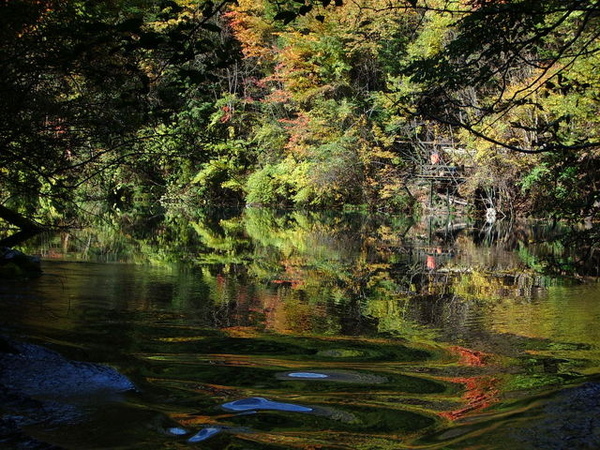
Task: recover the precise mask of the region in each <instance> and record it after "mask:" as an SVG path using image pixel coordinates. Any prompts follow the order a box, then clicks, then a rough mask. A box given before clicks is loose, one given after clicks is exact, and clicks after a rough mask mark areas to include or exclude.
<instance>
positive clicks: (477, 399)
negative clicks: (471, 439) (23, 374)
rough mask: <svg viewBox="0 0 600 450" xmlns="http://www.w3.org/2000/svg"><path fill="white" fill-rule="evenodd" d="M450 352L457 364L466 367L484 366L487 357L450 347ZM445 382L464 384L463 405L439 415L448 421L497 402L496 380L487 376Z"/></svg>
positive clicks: (473, 351) (465, 349)
mask: <svg viewBox="0 0 600 450" xmlns="http://www.w3.org/2000/svg"><path fill="white" fill-rule="evenodd" d="M450 351H452V352H453V353H456V354H457V355H458V356H459V360H458V364H459V365H461V366H467V367H482V366H485V365H486V359H487V357H488V355H486V354H485V353H483V352H479V351H477V350H471V349H469V348H465V347H459V346H454V347H450ZM446 381H450V382H452V383H460V384H464V388H465V392H464V394H463V396H462V400H463V401H464V403H465V405H464V406H463V407H462V408H459V409H455V410H453V411H447V412H442V413H440V415H441V416H442V417H445V418H446V419H449V420H457V419H460V418H461V417H463V416H465V415H466V414H468V413H470V412H473V411H478V410H481V409H485V408H487V407H488V406H490V405H491V404H493V403H496V402H497V401H498V394H499V391H498V389H496V387H495V386H496V384H497V382H498V380H497V379H496V378H492V377H489V376H479V377H458V378H450V379H448V380H446Z"/></svg>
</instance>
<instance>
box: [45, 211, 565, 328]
mask: <svg viewBox="0 0 600 450" xmlns="http://www.w3.org/2000/svg"><path fill="white" fill-rule="evenodd" d="M189 215H190V212H189V211H186V212H185V213H182V212H175V211H174V210H173V211H171V212H170V213H169V214H167V215H166V216H165V217H163V218H161V219H156V218H155V219H149V218H146V217H143V216H133V215H131V214H130V215H121V216H117V215H115V214H108V213H105V214H104V215H103V216H99V220H98V223H97V225H96V227H95V228H94V229H89V230H82V231H80V232H78V233H70V234H63V235H62V236H57V237H54V238H52V239H49V242H47V243H46V248H47V250H46V255H45V256H52V253H53V252H54V253H58V254H59V255H63V256H72V257H76V258H80V259H88V260H101V261H126V262H133V263H138V264H147V265H150V266H154V267H162V268H164V269H165V270H169V271H171V272H172V273H173V274H175V273H181V272H185V271H192V272H193V273H194V274H196V276H200V277H201V278H202V279H203V280H204V283H205V285H206V292H207V295H208V296H209V297H210V298H211V302H213V303H214V304H218V305H222V306H223V307H225V306H226V305H234V306H235V307H234V310H235V314H238V316H239V317H242V316H243V314H247V315H248V316H249V317H259V316H260V314H259V313H258V312H257V311H262V310H266V309H273V308H281V309H280V315H277V314H279V313H277V314H276V313H274V317H275V316H276V318H273V320H275V321H276V322H277V321H279V322H278V323H279V326H282V327H284V328H285V327H288V328H289V329H294V330H296V331H299V330H302V329H305V330H311V329H312V330H319V331H320V332H338V331H339V330H344V332H346V333H356V332H371V331H374V330H375V328H376V330H377V331H385V332H386V333H392V334H400V335H405V336H406V335H413V334H415V333H416V334H420V333H422V330H421V328H420V327H419V326H417V325H415V323H416V322H415V320H417V319H418V318H417V317H416V316H415V315H414V314H412V315H411V317H409V316H408V314H407V311H408V310H409V309H410V308H409V305H411V304H412V303H414V302H413V300H417V301H420V299H427V298H429V297H430V296H434V295H437V296H440V295H442V296H447V298H452V301H453V304H454V305H456V304H459V303H461V302H462V303H465V304H466V303H469V302H476V303H481V302H485V301H489V300H490V299H496V300H497V299H502V298H515V299H516V298H520V297H522V296H525V297H527V298H532V297H533V296H535V295H536V292H537V291H538V290H539V289H546V288H547V287H548V286H551V285H553V284H556V282H555V281H553V279H552V278H550V277H548V276H541V275H539V274H535V273H534V272H533V271H528V270H524V267H523V264H524V262H525V263H526V265H527V266H529V267H531V268H536V267H538V266H540V265H541V263H540V261H541V260H542V259H543V258H545V257H547V256H548V255H556V254H559V253H560V252H565V248H564V247H561V246H560V245H559V244H535V245H534V244H533V243H529V242H528V236H527V235H526V234H523V233H521V234H520V235H519V240H517V241H514V242H513V240H514V239H512V240H511V239H508V238H503V237H499V235H496V238H495V241H490V242H487V241H486V243H481V242H479V243H477V236H467V235H464V234H463V235H460V236H458V237H457V236H450V237H449V236H445V237H442V238H440V237H438V238H436V239H438V241H437V242H436V243H434V245H433V248H436V247H439V246H443V247H444V249H448V248H449V249H451V250H452V252H451V254H452V256H450V257H444V258H446V259H445V260H443V261H442V264H441V266H440V267H437V268H436V269H435V270H433V271H431V270H429V269H427V268H426V266H425V264H424V259H423V258H424V255H425V254H427V253H425V254H424V253H423V252H424V251H425V252H429V251H430V250H429V249H431V248H432V236H433V235H434V234H435V233H432V231H431V230H424V229H423V228H419V227H414V228H411V222H410V220H408V219H404V220H403V219H395V220H394V219H390V218H381V217H373V216H368V215H364V214H359V213H325V212H300V211H294V212H277V211H272V210H266V209H260V208H248V209H245V210H244V212H243V213H242V214H241V215H239V214H235V213H229V214H225V213H221V214H220V215H219V214H214V213H212V212H207V211H199V212H196V213H194V215H193V217H192V218H190V217H189ZM100 219H101V220H100ZM438 234H439V233H438ZM539 234H540V231H539V230H538V231H535V230H534V231H532V232H531V235H530V237H533V238H536V239H538V238H539ZM538 240H539V239H538ZM513 248H517V249H518V253H515V252H514V251H512V249H513ZM423 249H425V250H423ZM449 254H450V253H449ZM448 258H449V259H448ZM190 289H192V288H191V287H190V288H189V289H187V288H186V282H185V280H183V279H182V280H181V284H180V286H179V288H178V290H177V294H176V295H175V297H176V299H175V300H174V301H175V302H176V303H178V304H181V305H184V304H186V296H190V295H191V294H190ZM440 298H441V297H440ZM269 299H270V300H269ZM269 302H270V303H269ZM267 303H269V305H270V306H266V305H267ZM244 308H245V309H244ZM458 309H460V308H458ZM458 309H457V310H458ZM251 310H252V311H254V312H251ZM283 317H285V319H283ZM332 318H335V319H332ZM281 321H285V322H286V325H283V324H282V323H280V322H281ZM374 327H375V328H374Z"/></svg>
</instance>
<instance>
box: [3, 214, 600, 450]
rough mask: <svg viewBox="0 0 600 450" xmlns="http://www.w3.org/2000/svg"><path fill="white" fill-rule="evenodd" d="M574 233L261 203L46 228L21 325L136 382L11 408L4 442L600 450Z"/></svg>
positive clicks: (591, 273) (599, 411) (7, 284)
mask: <svg viewBox="0 0 600 450" xmlns="http://www.w3.org/2000/svg"><path fill="white" fill-rule="evenodd" d="M557 234H560V232H559V231H557V229H556V228H551V227H549V226H547V225H546V224H543V223H528V224H525V225H524V224H518V225H517V224H514V223H508V224H507V223H502V222H501V223H498V224H495V225H494V226H492V225H489V224H487V225H486V224H476V223H472V222H468V221H460V220H452V221H451V220H449V219H447V218H436V219H429V220H423V221H420V222H417V223H414V222H412V221H411V220H409V219H406V218H394V217H379V218H374V217H370V216H368V215H363V214H351V213H347V214H341V213H331V214H325V213H300V212H295V213H276V212H272V211H267V210H262V209H248V210H246V211H244V212H242V213H241V214H227V215H214V214H205V215H200V216H198V217H195V218H193V219H190V218H183V217H179V216H171V217H167V218H165V219H164V220H155V221H153V222H150V223H146V224H144V226H141V225H138V224H134V223H131V224H125V225H124V224H123V222H120V223H119V226H116V225H114V224H113V225H105V226H103V227H102V226H99V227H97V228H94V229H86V230H79V231H71V232H64V233H58V234H53V235H44V236H40V237H39V238H37V239H34V240H32V241H30V242H27V243H26V245H24V246H23V250H24V251H26V252H27V253H29V254H38V255H40V256H41V258H42V269H43V272H44V273H43V275H42V276H41V277H39V278H34V279H30V280H23V279H17V280H5V281H4V282H3V284H2V286H1V287H0V308H1V311H2V315H1V318H0V334H3V335H5V336H10V338H11V339H18V340H19V341H23V342H28V343H31V344H34V345H40V346H43V347H44V348H47V349H50V350H52V351H55V352H58V353H59V354H60V355H62V356H64V357H65V358H68V360H69V361H80V362H88V363H94V364H102V365H108V366H110V367H112V368H114V369H116V370H117V371H118V372H119V373H121V374H122V375H124V376H125V377H127V378H128V379H129V380H131V382H132V383H133V385H135V389H131V390H126V391H125V392H121V393H119V394H118V395H115V396H114V397H113V396H111V397H110V398H102V399H96V398H95V397H94V399H93V401H89V399H88V400H87V401H85V402H82V401H81V400H77V401H73V400H64V399H62V400H60V401H58V400H57V399H56V398H55V397H53V396H52V393H48V394H47V395H45V394H39V393H37V394H36V395H35V396H34V397H35V400H36V401H44V399H45V400H48V399H49V398H51V402H46V403H43V405H44V406H43V407H42V410H44V411H46V410H47V411H48V412H47V414H46V413H39V411H38V412H36V413H35V414H33V413H29V412H28V411H29V410H28V409H27V408H25V407H23V405H18V407H9V406H5V407H3V409H2V413H3V420H4V425H5V426H4V427H2V423H0V432H1V431H2V430H3V429H4V430H7V429H8V430H9V431H5V435H4V436H3V437H2V438H0V445H2V443H4V445H6V446H7V448H12V447H11V446H13V447H14V448H32V447H31V446H33V445H37V446H38V447H33V448H68V449H88V448H90V449H92V448H119V449H129V448H141V449H144V448H149V449H151V448H188V447H190V446H195V447H199V448H211V449H212V448H214V449H225V448H227V449H271V448H272V449H286V448H290V449H291V448H301V449H312V448H315V449H317V448H319V449H329V448H331V449H336V448H340V449H342V448H346V449H388V448H389V449H396V448H427V449H429V448H431V449H434V448H448V449H452V448H456V449H461V448H477V449H488V448H489V449H496V448H497V449H504V448H511V447H512V448H515V449H537V448H552V449H562V448H564V449H573V448H600V406H599V405H600V388H599V387H598V386H599V384H598V378H597V376H598V375H599V374H600V327H599V326H598V323H599V322H600V321H599V319H600V284H598V282H597V278H596V277H597V275H598V259H594V257H593V254H590V255H591V256H590V257H589V258H587V259H584V260H582V259H581V258H580V259H577V253H578V252H580V251H581V249H580V248H576V247H574V246H572V245H565V244H564V242H563V241H557V240H552V241H549V240H548V238H549V237H552V236H556V235H557ZM596 258H597V257H596ZM577 264H579V265H577ZM567 269H568V270H567ZM578 269H581V270H579V273H578V272H577V270H578ZM571 270H572V271H571ZM49 376H52V374H50V375H49ZM57 401H58V402H59V403H60V402H62V403H65V404H66V403H68V408H66V407H64V405H63V406H61V408H58V409H57V408H56V406H55V405H56V403H57ZM15 402H16V403H18V402H17V401H15ZM49 405H51V406H49ZM13 406H14V405H13ZM11 408H12V409H11ZM38 409H39V408H38ZM67 410H68V411H71V412H73V411H77V413H69V414H67V413H66V412H65V411H67ZM56 411H59V412H56ZM28 414H30V415H31V417H28V418H27V420H21V419H20V418H21V417H22V416H24V415H25V416H27V415H28ZM44 414H45V415H44ZM17 416H19V417H18V418H17ZM17 419H18V420H17ZM19 420H21V421H20V422H19ZM7 423H17V424H18V425H16V426H12V427H11V426H8V425H6V424H7ZM1 435H2V433H0V436H1ZM28 446H29V447H28ZM52 446H54V447H52Z"/></svg>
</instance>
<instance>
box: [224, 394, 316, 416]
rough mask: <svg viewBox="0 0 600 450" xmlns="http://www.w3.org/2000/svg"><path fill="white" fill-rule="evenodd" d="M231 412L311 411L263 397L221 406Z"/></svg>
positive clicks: (304, 407)
mask: <svg viewBox="0 0 600 450" xmlns="http://www.w3.org/2000/svg"><path fill="white" fill-rule="evenodd" d="M221 406H222V407H223V408H225V409H229V410H231V411H256V410H263V409H265V410H274V411H289V412H303V413H307V412H311V411H312V410H313V409H312V408H308V407H306V406H300V405H295V404H293V403H282V402H275V401H272V400H268V399H266V398H263V397H250V398H244V399H241V400H235V401H233V402H229V403H224V404H223V405H221Z"/></svg>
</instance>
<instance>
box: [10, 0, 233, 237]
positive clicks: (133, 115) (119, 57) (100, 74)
mask: <svg viewBox="0 0 600 450" xmlns="http://www.w3.org/2000/svg"><path fill="white" fill-rule="evenodd" d="M226 3H227V2H226V1H223V2H221V3H220V4H214V3H213V2H211V1H199V2H196V1H187V0H181V1H179V2H175V1H160V2H159V1H156V2H150V1H147V0H118V1H115V2H100V3H98V2H86V1H69V2H64V1H60V0H39V1H30V0H12V1H4V2H1V3H0V39H2V46H1V47H0V95H1V96H2V102H0V184H1V185H2V187H3V192H2V196H1V197H0V203H2V204H6V205H8V206H10V207H11V209H12V210H13V211H12V212H13V213H15V214H17V215H19V214H24V215H27V216H32V215H34V214H35V211H36V210H37V208H38V207H39V200H40V199H41V198H43V199H45V200H46V201H48V200H49V201H55V202H56V203H66V202H67V201H68V199H69V198H72V193H73V192H74V190H75V189H76V188H78V187H79V186H81V185H83V184H84V183H86V182H87V181H88V180H90V179H93V178H95V177H97V176H98V175H99V174H101V173H103V172H104V171H106V170H109V169H114V168H115V167H118V166H120V165H123V164H124V162H131V161H136V157H138V156H139V155H140V152H144V151H145V149H144V148H143V146H140V145H139V143H140V142H147V141H148V140H150V139H153V138H154V137H155V136H156V135H157V134H158V135H160V137H161V138H162V137H164V133H156V132H155V131H153V128H152V127H151V126H150V125H157V124H159V123H161V122H164V121H167V122H169V121H170V120H172V116H173V114H174V113H175V112H177V111H179V110H180V109H181V108H182V107H183V106H185V103H184V101H183V96H182V93H184V92H186V91H187V90H188V89H189V88H190V86H192V85H193V87H196V86H197V85H198V84H202V83H203V82H206V81H207V80H208V81H210V80H211V77H213V78H214V77H215V76H216V73H215V72H216V71H217V70H218V68H219V67H221V66H224V65H225V64H226V63H227V60H228V59H229V55H228V54H227V51H226V46H225V45H223V43H222V42H220V41H219V40H216V39H215V40H210V39H207V37H209V36H213V35H214V34H215V33H217V32H219V31H220V28H219V27H218V26H217V25H216V24H215V23H214V17H215V16H216V15H217V14H218V12H219V11H220V10H221V9H222V8H223V7H224V6H225V4H226ZM142 129H143V130H145V132H143V133H140V130H142ZM2 211H4V212H5V210H4V209H3V210H2ZM2 211H0V213H1V212H2ZM0 217H2V218H3V219H4V220H6V221H8V222H10V223H13V224H15V225H17V226H19V223H17V222H15V220H14V217H15V215H14V214H13V215H11V214H4V213H2V214H0ZM21 223H22V222H21Z"/></svg>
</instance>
